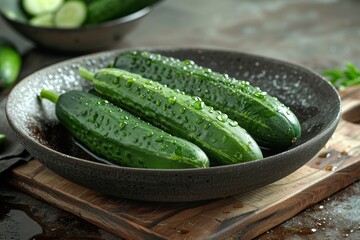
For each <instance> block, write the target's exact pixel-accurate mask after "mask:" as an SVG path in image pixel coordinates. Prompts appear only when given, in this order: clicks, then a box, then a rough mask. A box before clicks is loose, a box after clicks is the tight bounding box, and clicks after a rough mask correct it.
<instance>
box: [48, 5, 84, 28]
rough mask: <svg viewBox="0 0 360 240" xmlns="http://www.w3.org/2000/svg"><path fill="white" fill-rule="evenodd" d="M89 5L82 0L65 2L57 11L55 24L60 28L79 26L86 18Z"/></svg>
mask: <svg viewBox="0 0 360 240" xmlns="http://www.w3.org/2000/svg"><path fill="white" fill-rule="evenodd" d="M86 15H87V6H86V4H85V3H84V2H83V1H81V0H71V1H67V2H65V3H64V4H63V5H62V6H61V7H60V9H59V10H58V11H57V12H56V13H55V16H54V24H55V27H58V28H77V27H80V26H81V25H83V23H84V22H85V20H86Z"/></svg>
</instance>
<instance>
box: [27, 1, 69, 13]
mask: <svg viewBox="0 0 360 240" xmlns="http://www.w3.org/2000/svg"><path fill="white" fill-rule="evenodd" d="M63 3H64V0H22V6H23V9H24V10H25V12H26V13H27V14H29V15H30V16H36V15H40V14H44V13H50V12H54V11H56V10H57V9H58V8H59V7H60V6H61V5H62V4H63Z"/></svg>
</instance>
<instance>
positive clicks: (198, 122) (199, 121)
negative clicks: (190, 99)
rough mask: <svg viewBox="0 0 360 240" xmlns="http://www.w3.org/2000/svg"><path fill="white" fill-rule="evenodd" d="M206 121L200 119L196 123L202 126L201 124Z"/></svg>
mask: <svg viewBox="0 0 360 240" xmlns="http://www.w3.org/2000/svg"><path fill="white" fill-rule="evenodd" d="M204 120H205V118H203V117H200V118H198V119H197V120H196V123H197V124H201V123H203V122H204Z"/></svg>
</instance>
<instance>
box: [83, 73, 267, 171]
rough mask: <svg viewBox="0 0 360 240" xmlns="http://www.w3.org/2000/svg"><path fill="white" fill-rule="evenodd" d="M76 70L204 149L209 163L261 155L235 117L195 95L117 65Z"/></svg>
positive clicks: (99, 89) (111, 98) (127, 105)
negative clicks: (186, 93)
mask: <svg viewBox="0 0 360 240" xmlns="http://www.w3.org/2000/svg"><path fill="white" fill-rule="evenodd" d="M79 70H80V73H81V75H82V76H83V77H84V78H86V79H88V80H90V81H91V82H92V83H93V85H94V88H95V90H96V91H97V92H98V93H100V94H101V95H102V96H104V97H105V98H106V99H108V100H109V101H111V102H113V103H114V104H116V105H119V106H120V107H122V108H125V109H127V110H128V111H130V112H132V113H133V114H137V115H138V116H139V117H141V118H143V119H144V120H146V121H148V122H150V123H152V124H154V125H156V126H158V127H159V128H162V129H163V130H165V131H167V132H169V133H171V134H172V135H174V136H178V137H180V138H184V139H186V140H188V141H190V142H193V143H194V144H196V145H197V146H199V147H200V148H201V149H202V150H204V152H205V153H206V154H207V156H208V157H209V158H210V163H211V164H223V165H226V164H234V163H240V162H246V161H251V160H256V159H262V158H263V156H262V153H261V150H260V148H259V146H258V145H257V144H256V142H255V141H254V140H253V139H252V137H251V136H250V135H249V134H248V133H247V132H246V131H245V130H244V129H243V128H241V127H240V126H239V125H238V123H237V122H236V121H232V120H230V119H229V118H228V117H227V115H226V114H223V113H221V112H220V111H215V110H214V109H213V108H212V107H208V106H206V105H205V104H204V102H203V101H202V100H201V99H200V98H198V97H192V96H189V95H185V94H184V93H181V92H180V91H176V90H173V89H171V88H168V87H166V86H164V85H162V84H160V83H158V82H153V81H151V80H149V79H145V78H143V77H141V76H140V75H138V74H133V73H129V72H127V71H123V70H121V69H115V68H106V69H101V70H100V71H98V72H97V73H95V74H93V73H91V72H88V71H87V70H86V69H83V68H80V69H79Z"/></svg>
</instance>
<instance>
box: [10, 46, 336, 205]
mask: <svg viewBox="0 0 360 240" xmlns="http://www.w3.org/2000/svg"><path fill="white" fill-rule="evenodd" d="M121 51H125V50H116V51H110V52H102V53H98V54H93V55H87V56H84V57H80V58H75V59H72V60H68V61H65V62H62V63H59V64H56V65H53V66H50V67H48V68H45V69H43V70H40V71H38V72H36V73H34V74H32V75H30V76H28V77H27V78H25V79H23V80H22V81H21V82H20V83H19V84H18V85H17V86H16V87H15V88H14V89H13V90H12V92H11V93H10V95H9V98H8V101H7V106H6V113H7V117H8V119H9V122H10V124H11V126H12V127H13V128H14V130H15V131H16V133H17V134H18V136H19V138H20V140H21V141H22V143H23V144H24V146H25V148H26V149H27V150H28V151H29V152H30V154H32V155H33V156H34V157H35V158H36V159H39V160H40V161H41V162H42V163H43V164H44V165H46V166H47V167H48V168H50V169H51V170H53V171H54V172H55V173H57V174H59V175H61V176H63V177H64V178H67V179H69V180H71V181H73V182H75V183H77V184H80V185H82V186H85V187H88V188H91V189H94V190H96V191H99V192H102V193H105V194H109V195H113V196H118V197H124V198H129V199H137V200H145V201H162V202H180V201H196V200H205V199H214V198H221V197H227V196H230V195H234V194H237V193H241V192H245V191H249V190H253V189H256V188H259V187H262V186H264V185H267V184H269V183H272V182H274V181H276V180H279V179H281V178H283V177H285V176H287V175H288V174H290V173H292V172H294V171H295V170H296V169H298V168H300V167H301V166H303V165H304V164H305V163H306V162H307V161H308V160H310V159H311V158H312V157H313V156H314V155H316V153H318V151H319V150H320V149H321V148H322V147H323V146H324V145H325V143H326V142H327V140H328V139H329V138H330V136H331V135H332V133H333V132H334V130H335V128H336V125H337V123H338V121H339V119H340V108H341V107H340V106H341V105H340V97H339V95H338V94H337V92H336V90H335V89H334V88H333V87H332V86H331V85H329V84H328V83H327V81H326V80H324V79H323V78H322V77H320V76H319V75H317V74H315V73H314V72H312V71H310V70H307V69H305V68H303V67H300V66H297V65H294V64H291V63H286V62H282V61H278V60H274V59H269V58H264V57H260V56H254V55H250V54H244V53H237V52H229V51H221V50H206V49H175V50H174V49H173V50H171V49H157V50H153V51H156V52H159V53H162V54H164V55H168V56H173V57H176V58H180V59H192V60H194V61H195V62H196V63H198V64H199V65H202V66H206V67H209V68H211V69H213V70H214V71H218V72H223V73H227V74H229V75H230V76H233V77H236V78H237V79H243V80H248V81H250V82H251V83H252V84H253V85H255V86H259V87H260V88H261V89H263V90H264V91H267V92H268V93H269V94H272V95H274V96H277V97H278V98H279V99H280V100H281V101H282V102H283V103H285V104H286V105H287V106H289V107H290V109H291V110H292V111H293V112H294V113H295V114H296V115H297V117H298V118H299V121H300V123H301V126H302V136H301V138H300V139H299V140H298V142H297V143H296V144H295V145H294V146H292V147H291V148H289V149H287V150H286V151H283V152H279V153H265V155H266V157H265V158H264V159H262V160H257V161H252V162H247V163H242V164H234V165H227V166H217V167H211V168H208V169H183V170H154V169H136V168H128V167H121V166H115V165H106V164H103V163H99V162H95V161H94V160H92V159H91V157H89V155H87V154H86V153H85V152H84V151H82V150H81V149H79V147H77V145H76V144H74V142H73V141H72V138H71V136H70V135H69V134H68V133H67V132H66V131H65V130H64V128H63V127H62V126H61V124H59V122H58V120H57V119H56V116H55V112H54V104H52V103H50V102H49V101H40V100H38V98H37V95H38V93H39V92H40V90H41V89H42V88H46V89H50V90H55V91H57V92H65V91H68V90H70V89H88V88H89V85H88V84H89V83H88V82H86V81H85V80H83V79H82V78H81V77H80V76H79V74H78V71H77V68H78V67H79V66H83V67H86V68H88V69H89V70H92V71H95V70H97V69H99V68H102V67H105V66H107V65H108V64H109V63H110V62H111V61H112V60H113V59H114V57H115V56H116V55H117V54H118V53H119V52H121Z"/></svg>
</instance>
